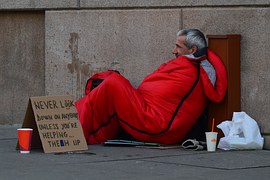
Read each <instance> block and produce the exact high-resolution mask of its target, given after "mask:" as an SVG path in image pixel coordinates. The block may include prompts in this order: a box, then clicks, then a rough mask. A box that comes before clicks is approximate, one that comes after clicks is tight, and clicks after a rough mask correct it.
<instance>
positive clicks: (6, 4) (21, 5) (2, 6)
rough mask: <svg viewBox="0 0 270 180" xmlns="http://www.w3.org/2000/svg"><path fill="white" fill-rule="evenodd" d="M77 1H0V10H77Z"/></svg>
mask: <svg viewBox="0 0 270 180" xmlns="http://www.w3.org/2000/svg"><path fill="white" fill-rule="evenodd" d="M78 6H79V1H78V0H57V1H55V0H42V1H40V0H13V1H9V0H1V2H0V10H22V9H23V10H27V9H32V10H38V9H59V8H62V9H66V8H77V7H78Z"/></svg>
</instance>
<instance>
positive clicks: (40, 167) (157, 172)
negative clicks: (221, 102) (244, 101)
mask: <svg viewBox="0 0 270 180" xmlns="http://www.w3.org/2000/svg"><path fill="white" fill-rule="evenodd" d="M18 127H20V126H19V125H12V126H9V125H1V126H0V154H1V156H0V179H1V180H11V179H12V180H16V179H20V180H24V179H25V180H36V179H37V180H47V179H52V180H53V179H57V180H62V179H63V180H64V179H65V180H69V179H71V180H76V179H80V180H84V179H87V180H89V179H91V180H92V179H98V180H101V179H102V180H103V179H130V180H131V179H136V180H137V179H178V180H179V179H188V180H193V179H194V180H195V179H196V180H198V179H203V180H205V179H219V180H223V179H224V180H228V179H233V180H235V179H241V180H242V179H244V180H254V179H260V180H264V179H265V180H266V179H267V180H268V179H269V177H270V151H269V150H256V151H254V150H250V151H222V150H218V151H216V152H213V153H211V152H207V151H205V150H204V151H190V150H184V149H181V148H178V149H167V150H160V149H146V148H138V147H108V146H103V145H93V146H88V147H89V150H88V151H85V152H77V153H52V154H45V153H43V151H42V150H32V151H31V153H30V154H20V153H19V151H17V150H16V149H15V147H16V143H17V132H16V129H17V128H18Z"/></svg>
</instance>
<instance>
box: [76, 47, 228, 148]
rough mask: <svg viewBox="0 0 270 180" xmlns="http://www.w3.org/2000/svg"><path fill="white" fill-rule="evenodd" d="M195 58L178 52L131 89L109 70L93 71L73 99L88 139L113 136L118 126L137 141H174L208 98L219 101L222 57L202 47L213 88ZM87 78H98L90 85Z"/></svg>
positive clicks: (223, 87) (222, 90)
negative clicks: (212, 75) (213, 75)
mask: <svg viewBox="0 0 270 180" xmlns="http://www.w3.org/2000/svg"><path fill="white" fill-rule="evenodd" d="M205 58H206V57H205V56H202V57H200V58H199V59H192V58H188V57H186V56H178V57H177V58H175V59H172V60H170V61H168V62H167V63H164V64H162V65H161V66H160V67H159V68H158V69H157V70H156V71H154V72H153V73H152V74H150V75H148V76H147V77H146V78H145V79H144V80H143V81H142V83H141V84H140V86H139V87H138V88H137V89H136V88H134V87H133V86H132V85H131V84H130V82H129V81H128V80H127V79H126V78H124V77H123V76H122V75H120V74H119V73H117V72H114V71H106V72H101V73H97V74H95V75H93V76H92V77H91V78H90V79H89V80H88V82H87V85H86V90H85V93H86V94H85V96H84V97H83V98H81V99H80V100H78V101H77V102H76V103H75V106H76V108H77V110H78V114H79V119H80V122H81V124H82V128H83V132H84V136H85V138H86V140H87V142H88V144H98V143H102V142H104V141H106V140H108V139H113V138H115V136H116V134H117V133H118V132H119V130H120V129H124V130H125V131H126V132H127V133H129V134H130V135H132V136H133V137H134V138H136V139H137V140H139V141H144V142H157V143H162V144H174V143H179V142H180V141H181V140H183V138H184V137H185V135H186V134H187V133H188V132H189V130H190V129H191V128H192V126H193V125H194V124H195V122H196V121H197V120H198V118H199V117H200V115H201V114H202V113H203V111H204V109H205V107H206V105H207V101H208V99H210V100H211V101H213V102H220V101H221V100H222V99H223V97H224V95H225V93H226V89H227V74H226V69H225V66H224V64H223V63H222V61H221V60H220V59H219V58H218V57H217V56H216V55H215V54H214V53H213V52H211V51H210V50H208V57H207V59H208V61H209V62H210V63H211V64H212V66H213V67H214V69H215V71H216V83H215V87H214V86H213V85H212V84H211V82H210V80H209V78H208V75H207V73H206V72H205V71H204V69H203V68H202V67H201V66H200V61H201V60H205ZM93 79H100V80H101V81H102V82H101V81H100V82H101V83H100V84H99V85H98V86H97V87H95V88H92V89H91V86H92V85H93Z"/></svg>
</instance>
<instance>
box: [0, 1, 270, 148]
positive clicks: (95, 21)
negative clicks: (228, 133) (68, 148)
mask: <svg viewBox="0 0 270 180" xmlns="http://www.w3.org/2000/svg"><path fill="white" fill-rule="evenodd" d="M0 27H1V29H0V35H1V43H0V58H1V59H0V61H1V67H0V70H1V71H0V73H1V77H0V78H1V79H0V89H1V94H0V98H1V101H2V103H1V105H0V124H14V123H21V122H22V120H23V116H24V113H25V109H26V106H27V101H28V98H29V97H30V96H38V95H64V94H70V95H73V96H74V97H75V99H78V98H79V97H81V96H82V94H83V90H84V85H85V81H86V79H87V78H88V77H89V76H90V75H91V74H93V73H95V72H97V71H102V70H106V69H118V70H119V71H120V72H121V73H122V74H123V75H124V76H125V77H127V78H128V79H129V80H130V82H131V83H132V84H133V85H134V86H138V84H139V83H140V81H141V80H142V79H143V77H145V76H146V75H147V74H149V73H150V72H152V71H153V70H154V69H155V68H156V67H157V66H158V65H159V64H161V63H162V62H165V61H167V60H169V59H171V58H173V56H172V54H171V50H172V48H173V46H174V41H175V35H176V32H177V31H178V30H179V29H181V28H191V27H192V28H199V29H201V30H202V31H203V32H205V34H241V109H242V111H245V112H247V113H248V114H249V115H250V116H251V117H253V118H254V119H256V120H257V122H258V124H259V126H260V128H261V131H262V132H263V133H264V135H265V137H266V139H267V141H266V146H269V147H270V140H268V136H267V135H269V134H270V121H269V117H270V111H269V110H268V109H269V108H270V93H269V89H270V74H269V73H268V69H269V68H270V61H269V57H270V52H269V48H270V41H269V40H270V36H269V35H270V34H269V33H270V32H269V28H270V2H269V1H268V0H255V1H254V0H245V1H242V0H241V1H240V0H238V1H237V0H223V1H212V0H192V1H184V0H170V1H163V0H148V1H145V0H136V1H135V0H73V1H68V0H59V1H53V0H44V1H39V0H14V1H6V0H0Z"/></svg>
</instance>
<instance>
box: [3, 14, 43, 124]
mask: <svg viewBox="0 0 270 180" xmlns="http://www.w3.org/2000/svg"><path fill="white" fill-rule="evenodd" d="M0 27H1V28H0V36H1V42H0V89H1V93H0V99H1V103H0V124H17V123H22V122H23V118H24V115H25V112H26V106H27V103H28V99H29V97H30V96H40V95H44V89H45V82H44V79H45V78H44V70H45V69H44V48H45V46H44V44H45V43H44V42H45V40H44V33H45V29H44V13H42V12H0Z"/></svg>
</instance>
